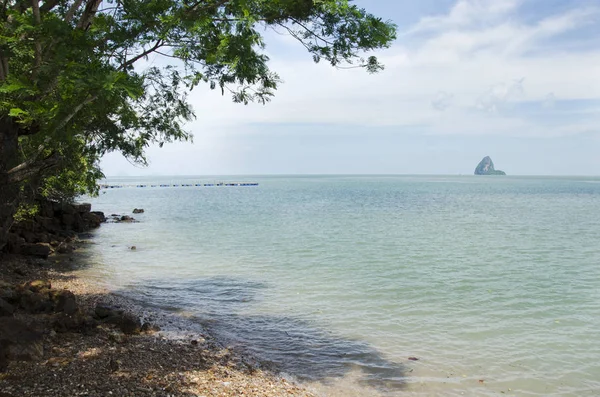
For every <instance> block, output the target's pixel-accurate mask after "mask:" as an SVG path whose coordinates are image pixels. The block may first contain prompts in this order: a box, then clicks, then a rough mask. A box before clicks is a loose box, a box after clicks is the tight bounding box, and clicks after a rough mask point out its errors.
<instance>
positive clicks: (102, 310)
mask: <svg viewBox="0 0 600 397" xmlns="http://www.w3.org/2000/svg"><path fill="white" fill-rule="evenodd" d="M122 313H123V312H122V311H119V310H117V309H115V308H113V307H110V306H105V305H96V308H95V309H94V315H95V316H96V318H98V319H101V320H103V319H105V318H108V317H111V316H115V315H118V314H122Z"/></svg>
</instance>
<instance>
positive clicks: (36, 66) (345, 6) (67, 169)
mask: <svg viewBox="0 0 600 397" xmlns="http://www.w3.org/2000/svg"><path fill="white" fill-rule="evenodd" d="M0 23H1V24H0V189H2V188H3V186H4V187H6V186H9V185H12V186H13V187H14V185H19V184H23V183H26V182H27V183H29V184H30V185H31V184H33V185H32V186H34V189H33V190H34V191H37V192H38V193H40V192H41V193H44V194H46V195H53V194H58V196H65V197H66V196H69V195H75V194H78V193H81V192H92V193H93V192H94V191H95V189H96V181H97V180H98V178H99V177H101V175H102V174H101V172H100V170H99V168H98V160H99V158H101V156H102V155H104V154H105V153H107V152H110V151H119V152H121V153H122V154H123V155H124V156H126V157H127V158H129V159H130V160H132V161H134V162H139V163H142V164H143V163H145V162H146V159H145V157H144V149H145V148H146V147H147V146H148V145H149V144H151V143H158V144H159V145H162V144H164V143H166V142H172V141H175V140H188V139H190V138H191V136H190V134H189V133H188V132H187V131H186V130H185V129H184V126H185V123H186V122H187V121H189V120H191V119H193V118H194V112H193V109H192V108H191V107H190V104H189V103H188V102H187V100H186V95H187V93H188V92H189V91H190V90H191V89H193V88H195V87H197V86H198V85H200V84H206V85H208V87H210V88H211V89H218V90H220V91H221V92H222V93H223V94H226V93H228V94H230V95H231V96H232V99H233V101H235V102H240V103H244V104H247V103H249V102H251V101H257V102H260V103H266V102H267V101H269V99H270V98H271V96H272V95H273V94H274V91H275V90H276V88H277V85H278V84H279V83H280V79H279V77H278V76H277V74H276V73H274V72H273V71H271V70H270V69H269V67H268V61H269V58H268V56H267V55H266V54H265V42H264V37H263V34H262V33H261V32H264V31H265V29H277V30H278V31H279V32H281V31H283V32H286V33H288V34H290V35H291V36H292V37H294V38H295V39H296V40H298V42H300V43H301V44H302V45H303V46H304V47H305V48H306V50H307V51H308V52H309V53H310V54H311V55H312V57H313V59H314V61H315V62H321V61H326V62H328V63H330V64H331V65H332V66H334V67H338V68H346V67H360V68H364V69H366V70H367V71H368V72H377V71H379V70H381V69H382V65H380V63H379V62H378V60H377V58H375V57H374V56H367V54H368V52H370V51H372V50H375V49H379V48H385V47H387V46H389V45H390V43H391V42H392V40H393V39H394V38H395V29H396V28H395V25H394V24H392V23H390V22H387V21H384V20H382V19H381V18H378V17H376V16H373V15H371V14H369V13H368V12H367V11H365V10H364V9H361V8H359V7H357V6H356V5H354V4H352V3H351V2H350V1H349V0H105V1H102V0H47V1H40V0H23V1H18V0H4V1H2V2H0ZM151 55H152V56H155V55H156V56H161V57H165V58H167V59H172V60H173V61H172V62H170V64H171V65H170V66H167V67H163V68H158V67H146V68H143V67H141V66H140V63H142V62H143V61H144V60H146V59H148V57H149V56H151ZM17 190H18V191H21V192H22V191H23V189H16V188H14V189H8V188H7V189H4V191H5V193H4V194H3V197H0V200H2V202H0V205H4V204H7V203H8V204H11V205H12V204H14V202H13V201H14V200H16V199H15V194H14V192H15V191H17ZM9 191H10V192H12V193H8V192H9ZM3 216H4V217H6V215H5V214H3V213H2V211H0V218H2V217H3ZM0 220H2V219H0ZM1 228H2V225H1V224H0V229H1Z"/></svg>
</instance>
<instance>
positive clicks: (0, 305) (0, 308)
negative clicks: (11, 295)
mask: <svg viewBox="0 0 600 397" xmlns="http://www.w3.org/2000/svg"><path fill="white" fill-rule="evenodd" d="M14 312H15V307H14V306H13V305H11V304H10V303H8V302H7V301H5V300H4V299H2V298H0V317H3V316H12V314H13V313H14Z"/></svg>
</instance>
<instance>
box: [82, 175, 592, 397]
mask: <svg viewBox="0 0 600 397" xmlns="http://www.w3.org/2000/svg"><path fill="white" fill-rule="evenodd" d="M104 183H107V184H113V185H119V186H122V187H120V188H106V189H102V190H101V193H100V195H99V197H97V198H93V199H91V202H92V204H93V209H94V210H98V211H104V212H105V213H106V214H107V215H110V214H113V213H115V214H119V215H123V214H127V215H130V216H133V217H134V218H135V219H136V220H137V221H138V222H135V223H107V224H104V225H103V226H102V227H100V228H99V229H97V230H96V231H94V232H93V235H92V239H91V240H92V244H91V245H90V249H89V251H90V253H89V255H90V257H91V258H92V263H93V264H94V265H93V266H91V267H89V268H87V269H85V270H82V272H85V276H86V277H89V278H93V279H94V280H96V281H97V282H99V283H101V284H102V285H105V286H107V287H108V288H110V289H111V290H112V291H114V292H115V293H117V294H121V295H124V296H127V297H130V298H131V299H134V300H136V301H137V302H142V303H143V304H145V305H148V306H149V307H154V308H157V309H160V310H165V311H169V312H172V313H178V314H180V315H181V316H183V317H185V318H186V319H187V320H186V321H191V322H194V323H197V324H199V325H201V326H202V327H205V328H206V329H208V330H209V331H210V332H211V333H212V334H213V335H215V336H216V337H217V338H218V339H219V340H220V341H222V342H223V344H224V345H227V346H231V347H232V348H234V349H238V350H240V351H243V352H244V354H248V355H249V356H251V357H254V358H255V359H256V360H257V362H259V363H261V365H264V366H265V367H271V368H277V369H278V370H279V371H281V372H282V373H283V374H284V375H285V376H289V377H292V378H294V379H296V380H298V381H300V382H303V383H305V384H306V385H308V386H309V387H311V388H313V389H314V390H316V391H318V392H319V393H322V394H323V395H329V396H499V395H507V396H599V395H600V178H596V177H515V176H507V177H499V176H489V177H488V176H409V175H407V176H404V175H401V176H392V175H361V176H352V175H343V176H325V175H324V176H313V175H307V176H283V175H282V176H190V177H181V176H179V177H127V178H125V177H123V178H107V180H106V181H104ZM221 183H223V184H227V183H229V184H235V183H258V185H257V186H225V185H223V186H218V185H219V184H221ZM138 185H141V186H145V187H137V186H138ZM160 185H167V186H165V187H160ZM175 185H178V186H175ZM182 185H186V186H182ZM196 185H199V186H196ZM205 185H213V186H205ZM134 208H143V209H144V213H143V214H135V215H133V214H132V210H133V209H134ZM132 246H135V249H133V250H132V249H131V247H132Z"/></svg>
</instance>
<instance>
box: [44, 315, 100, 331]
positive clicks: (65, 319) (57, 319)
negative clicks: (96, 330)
mask: <svg viewBox="0 0 600 397" xmlns="http://www.w3.org/2000/svg"><path fill="white" fill-rule="evenodd" d="M95 326H96V321H95V320H94V319H93V318H91V317H89V316H86V315H85V314H83V313H82V312H81V311H80V310H78V311H77V312H75V314H72V315H68V314H66V313H57V314H55V315H54V318H53V320H52V328H53V329H54V330H55V331H56V332H69V331H76V332H79V331H84V330H88V329H91V328H93V327H95Z"/></svg>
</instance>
